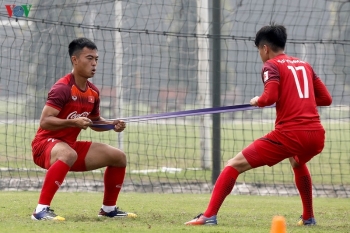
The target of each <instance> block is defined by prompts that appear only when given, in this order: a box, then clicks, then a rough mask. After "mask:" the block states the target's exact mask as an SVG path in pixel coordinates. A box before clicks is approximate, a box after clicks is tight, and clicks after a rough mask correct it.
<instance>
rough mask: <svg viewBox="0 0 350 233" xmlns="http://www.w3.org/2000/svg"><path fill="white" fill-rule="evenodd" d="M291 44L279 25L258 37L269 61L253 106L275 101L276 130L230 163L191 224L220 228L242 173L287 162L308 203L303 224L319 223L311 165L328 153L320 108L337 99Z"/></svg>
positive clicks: (263, 54) (302, 195)
mask: <svg viewBox="0 0 350 233" xmlns="http://www.w3.org/2000/svg"><path fill="white" fill-rule="evenodd" d="M286 40H287V33H286V28H285V27H284V26H282V25H276V24H271V25H269V26H265V27H263V28H261V29H260V30H259V31H258V32H257V34H256V37H255V45H256V47H257V48H258V50H259V53H260V57H261V60H262V62H263V63H264V65H263V68H262V72H261V76H262V81H263V83H264V92H263V93H262V95H261V96H260V97H259V96H256V97H254V98H252V99H251V100H250V104H251V105H253V106H258V107H265V106H269V105H272V104H274V103H276V115H277V116H276V122H275V129H274V130H273V131H271V132H270V133H268V134H266V135H265V136H263V137H261V138H259V139H257V140H255V141H254V142H253V143H251V144H250V145H249V146H248V147H246V148H245V149H243V150H242V151H241V152H239V153H238V154H237V155H236V156H235V157H234V158H232V159H230V160H229V161H228V162H227V165H226V167H225V168H224V169H223V171H222V172H221V174H220V176H219V177H218V179H217V181H216V184H215V187H214V189H213V193H212V196H211V199H210V202H209V205H208V207H207V209H206V211H205V212H204V213H203V214H200V215H198V216H197V217H195V218H194V219H193V220H191V221H189V222H186V223H185V224H186V225H215V224H217V219H216V215H217V213H218V211H219V209H220V207H221V205H222V203H223V202H224V200H225V198H226V196H227V195H229V194H230V193H231V191H232V189H233V186H234V184H235V182H236V179H237V177H238V176H239V174H241V173H243V172H245V171H248V170H250V169H253V168H257V167H260V166H264V165H268V166H273V165H275V164H277V163H279V162H281V161H282V160H284V159H287V158H288V159H289V161H290V163H291V165H292V168H293V171H294V177H295V183H296V186H297V188H298V190H299V193H300V196H301V201H302V204H303V213H302V216H301V218H300V221H299V222H298V225H314V224H316V221H315V218H314V213H313V204H312V182H311V176H310V173H309V170H308V168H307V166H306V163H307V162H308V161H309V160H310V159H312V157H314V156H315V155H317V154H319V153H320V152H321V151H322V150H323V147H324V141H325V130H324V128H323V126H322V125H321V122H320V116H319V114H318V111H317V106H328V105H330V104H331V103H332V97H331V96H330V94H329V92H328V90H327V88H326V86H325V85H324V84H323V82H322V81H321V80H320V78H319V77H318V76H317V75H316V74H315V72H314V70H313V69H312V67H311V66H310V65H309V64H308V63H307V62H305V61H302V60H300V59H298V58H296V57H291V56H288V55H286V54H285V53H284V47H285V44H286Z"/></svg>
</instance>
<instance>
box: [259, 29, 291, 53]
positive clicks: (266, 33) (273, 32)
mask: <svg viewBox="0 0 350 233" xmlns="http://www.w3.org/2000/svg"><path fill="white" fill-rule="evenodd" d="M286 41H287V30H286V28H285V27H284V26H283V25H278V24H275V23H271V24H270V25H268V26H264V27H262V28H261V29H260V30H259V31H258V32H257V33H256V36H255V41H254V43H255V46H256V47H259V46H260V45H262V44H264V43H265V44H267V45H269V46H270V47H271V49H272V50H273V51H274V52H277V51H279V50H281V49H282V50H284V47H285V46H286Z"/></svg>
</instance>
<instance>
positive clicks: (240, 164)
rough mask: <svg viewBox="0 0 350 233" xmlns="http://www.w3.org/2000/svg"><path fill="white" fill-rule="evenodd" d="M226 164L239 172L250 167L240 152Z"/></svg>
mask: <svg viewBox="0 0 350 233" xmlns="http://www.w3.org/2000/svg"><path fill="white" fill-rule="evenodd" d="M226 165H227V166H231V167H233V168H235V169H236V170H237V171H238V172H239V173H243V172H245V171H247V170H249V169H251V166H250V165H249V163H248V162H247V160H246V159H245V157H244V156H243V154H242V152H239V153H238V154H237V155H236V156H235V157H233V158H232V159H230V160H228V161H227V164H226Z"/></svg>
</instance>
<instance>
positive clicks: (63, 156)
mask: <svg viewBox="0 0 350 233" xmlns="http://www.w3.org/2000/svg"><path fill="white" fill-rule="evenodd" d="M58 159H59V160H61V161H62V162H64V163H66V164H68V166H70V167H71V166H73V164H74V163H75V161H77V159H78V154H77V152H75V151H74V150H66V151H61V153H60V155H59V156H58Z"/></svg>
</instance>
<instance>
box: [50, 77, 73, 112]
mask: <svg viewBox="0 0 350 233" xmlns="http://www.w3.org/2000/svg"><path fill="white" fill-rule="evenodd" d="M70 98H71V92H70V88H69V86H67V85H65V84H63V83H57V84H55V85H53V86H52V88H51V90H50V91H49V94H48V97H47V101H46V105H48V106H50V107H53V108H55V109H57V110H61V109H62V108H63V107H64V106H65V104H66V103H67V102H68V100H69V99H70Z"/></svg>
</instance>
